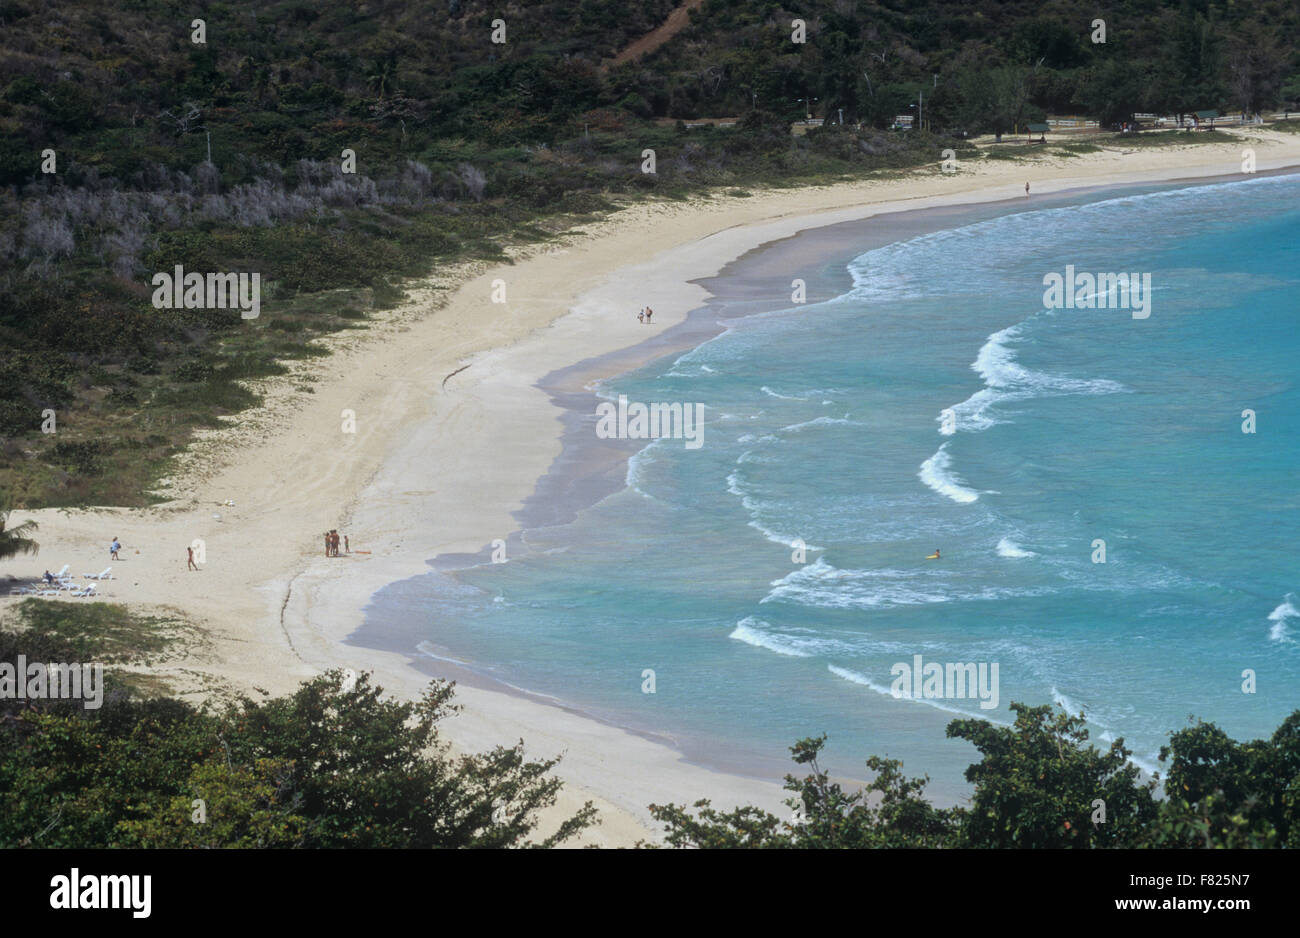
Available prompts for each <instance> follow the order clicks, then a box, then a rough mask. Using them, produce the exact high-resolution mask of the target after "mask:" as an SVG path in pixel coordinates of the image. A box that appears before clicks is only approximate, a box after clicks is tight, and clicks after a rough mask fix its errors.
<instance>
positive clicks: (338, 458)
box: [0, 129, 1300, 845]
mask: <svg viewBox="0 0 1300 938" xmlns="http://www.w3.org/2000/svg"><path fill="white" fill-rule="evenodd" d="M1223 136H1224V138H1225V139H1226V140H1227V141H1228V142H1225V143H1223V144H1221V145H1215V146H1209V145H1198V146H1189V147H1180V148H1153V149H1135V150H1133V151H1131V152H1126V153H1120V152H1116V151H1113V150H1107V151H1105V152H1101V153H1092V154H1086V155H1084V156H1080V157H1077V158H1072V159H1039V160H1038V161H1036V162H1034V163H1033V164H1024V163H1015V162H1010V161H986V162H984V163H980V164H973V165H969V166H962V167H961V172H959V173H958V174H956V175H944V174H941V173H939V172H938V171H937V166H936V167H935V168H934V169H929V170H925V171H921V172H917V173H914V174H911V175H909V176H908V177H906V178H904V179H895V180H881V181H872V182H862V183H850V184H842V185H836V186H831V187H819V188H805V189H796V190H777V191H759V192H757V193H756V194H755V195H754V196H753V197H750V198H730V197H714V198H711V199H701V200H696V201H693V202H690V203H652V204H646V203H643V204H637V205H633V206H631V207H629V208H626V209H624V210H623V211H620V212H619V213H617V214H616V215H614V216H612V217H611V218H609V219H607V220H605V221H602V222H599V223H597V224H593V225H590V226H588V227H587V229H586V230H585V231H584V232H582V233H579V234H575V235H572V236H567V237H566V238H565V243H564V244H563V246H562V247H560V248H559V249H548V248H543V249H540V250H539V252H537V253H533V254H532V255H531V256H520V257H519V258H518V259H517V262H516V263H515V264H513V265H502V266H498V267H494V268H492V269H485V268H483V267H482V266H481V265H480V267H479V268H478V269H472V270H466V269H459V270H455V271H448V272H442V274H441V275H440V276H437V277H433V278H430V279H429V280H427V281H423V282H420V283H416V284H413V285H411V288H410V302H408V303H407V304H406V305H404V306H403V307H402V308H401V309H399V310H396V311H393V312H390V313H384V314H381V315H380V316H379V317H378V318H377V321H376V323H375V324H374V325H373V326H372V327H371V328H369V329H367V330H365V331H364V332H361V331H358V332H353V333H348V334H344V335H340V336H336V337H333V338H331V339H329V340H327V344H328V345H329V347H331V348H332V349H334V351H335V353H334V355H333V357H331V358H329V359H327V360H325V363H324V366H323V367H324V369H325V370H326V371H327V372H328V374H327V376H326V377H325V378H324V380H321V381H319V382H317V383H315V384H314V385H312V393H310V394H305V393H302V390H301V388H302V387H303V385H304V383H305V381H306V380H309V379H305V378H304V375H305V374H306V372H307V371H308V370H309V369H310V368H313V367H318V366H317V365H316V364H315V363H312V364H308V365H297V366H295V369H296V370H295V372H294V374H293V375H291V376H290V377H289V378H282V379H275V380H272V381H268V382H264V383H261V384H259V387H261V388H263V389H266V390H267V392H268V396H267V402H266V406H264V407H262V408H259V409H258V410H257V411H255V412H250V413H247V414H241V415H239V416H238V417H236V418H234V419H233V420H230V421H228V427H227V428H225V429H222V430H220V431H217V432H213V433H208V434H205V435H204V437H203V438H202V439H201V440H199V441H197V442H196V444H195V445H194V446H193V447H192V448H191V451H190V453H189V454H188V455H187V458H186V459H185V460H184V461H183V463H182V465H181V466H179V467H178V470H177V472H176V481H175V482H174V484H173V487H172V489H171V490H170V491H171V494H172V495H173V496H174V497H173V500H172V501H170V502H168V503H167V504H166V505H164V506H161V507H158V508H152V509H143V510H119V509H91V510H86V511H74V512H64V511H59V510H53V509H51V510H42V511H35V512H24V511H18V512H15V513H14V516H13V518H12V519H11V523H13V524H16V523H19V522H21V521H22V520H25V519H26V518H28V517H31V518H34V519H36V520H37V521H38V522H39V523H40V525H41V530H40V533H39V535H38V540H39V541H40V542H41V545H42V550H41V553H40V555H39V556H38V557H36V558H17V559H13V560H8V561H4V562H0V576H4V575H6V574H8V575H10V576H20V577H26V576H31V575H34V574H38V573H40V572H41V571H42V570H44V569H45V568H47V567H48V568H50V569H53V570H57V569H58V568H59V567H60V566H62V565H63V564H64V563H72V564H73V569H72V572H73V573H74V574H76V575H78V576H80V575H81V574H84V573H88V572H98V571H99V570H101V569H102V568H103V567H104V566H106V565H107V563H108V559H107V545H108V543H109V541H110V539H111V537H112V536H114V535H117V536H119V537H120V538H121V540H122V543H123V544H124V545H125V548H124V550H123V553H122V558H123V560H122V562H120V563H116V564H114V565H113V567H114V574H115V577H116V578H115V579H113V580H111V581H108V582H106V583H104V584H103V585H102V586H101V587H100V589H101V590H102V593H103V597H102V598H103V599H104V600H108V601H114V602H121V603H126V604H128V605H131V606H133V607H139V608H141V609H144V610H155V609H158V608H160V607H170V608H174V609H178V610H180V611H181V612H182V613H183V614H184V615H186V616H187V617H188V618H189V619H190V620H191V621H194V622H196V623H197V624H199V625H200V626H201V627H202V628H203V630H204V631H205V632H206V634H207V635H208V637H209V638H210V639H211V641H210V644H209V646H208V647H207V648H206V649H205V650H202V651H199V652H196V653H193V654H191V655H189V656H187V657H185V658H183V659H181V660H177V661H173V662H170V663H169V664H167V665H165V666H163V667H161V668H160V669H159V671H160V673H162V674H164V676H169V677H172V678H174V679H176V681H177V683H178V684H179V685H181V686H183V687H185V688H190V689H193V691H194V692H195V693H202V692H203V691H202V689H201V688H202V687H205V686H207V687H210V686H212V685H213V684H218V685H223V686H225V687H231V688H234V689H238V690H249V689H251V688H254V687H260V688H264V689H266V690H268V691H271V692H273V693H283V692H287V691H289V690H291V689H292V688H293V687H294V686H295V685H296V684H297V683H298V682H300V681H302V680H304V679H306V678H309V677H311V676H313V675H315V674H317V673H319V672H320V671H322V670H324V669H326V668H330V667H350V668H353V669H358V670H360V669H367V670H372V671H374V672H375V674H376V679H377V681H378V682H379V683H381V684H382V685H383V686H384V687H386V688H387V689H388V690H390V691H391V692H393V693H395V694H398V695H404V696H412V697H413V696H415V695H416V694H418V693H419V690H420V688H421V687H422V686H423V684H424V683H425V681H426V678H425V677H424V676H423V675H422V674H420V673H419V672H417V671H416V670H415V669H413V668H412V667H410V666H409V664H408V662H407V657H406V656H404V655H397V654H388V653H382V652H372V651H367V650H364V649H360V648H355V647H351V646H346V645H344V644H342V640H343V639H344V638H345V637H346V636H347V635H348V634H349V633H350V632H352V631H353V630H354V629H355V628H356V627H357V625H359V624H360V622H361V620H362V613H361V610H362V607H363V606H364V604H365V603H366V601H367V599H368V598H369V596H370V595H371V594H372V593H373V592H374V591H375V590H376V589H378V588H380V587H381V586H383V585H385V584H387V583H390V582H392V581H394V580H397V579H402V578H405V577H409V576H412V575H415V574H419V573H423V572H425V571H426V570H427V569H428V568H427V566H426V563H425V561H426V560H427V559H429V558H431V557H433V556H434V555H435V554H438V553H442V552H455V551H477V550H480V549H482V548H483V547H484V546H485V545H487V544H488V543H490V542H491V541H492V540H493V539H494V538H503V539H504V538H506V537H507V535H508V534H509V533H510V532H511V531H512V530H514V527H515V525H514V522H513V519H512V517H511V513H512V512H513V511H515V510H516V509H518V508H519V507H520V504H521V502H522V500H523V499H524V498H525V497H527V496H528V495H529V494H530V493H531V491H532V489H533V486H534V483H535V482H536V480H537V479H538V477H540V476H541V475H542V474H543V473H545V472H546V470H547V469H548V467H549V466H550V464H551V461H552V460H553V459H554V458H555V456H556V455H557V454H558V453H559V448H560V447H559V429H560V425H559V419H558V418H559V411H558V410H557V409H556V408H555V407H554V406H553V405H552V404H551V403H550V400H549V398H548V397H547V396H546V394H544V393H543V392H541V391H539V390H538V389H537V388H535V387H534V384H535V382H536V381H537V380H538V379H539V378H540V377H542V376H543V375H545V374H547V373H548V372H550V371H552V370H554V369H556V368H559V367H563V366H565V365H569V364H572V363H574V362H576V361H580V360H583V359H586V358H590V357H593V356H596V355H600V354H603V353H606V352H609V351H613V350H616V349H619V348H624V347H627V346H629V345H632V344H634V343H637V342H639V341H641V340H643V339H645V338H646V337H647V336H648V335H649V334H650V332H649V329H655V330H661V329H663V328H666V327H668V326H671V325H673V324H675V323H677V322H679V321H681V319H682V318H683V317H684V316H685V314H686V313H687V312H688V311H689V310H690V309H692V308H694V307H696V306H699V305H700V304H701V302H702V301H703V299H704V294H703V291H702V290H701V289H700V288H698V287H695V286H692V285H690V284H688V283H687V282H686V281H688V280H692V279H697V278H702V277H707V276H712V275H714V274H716V273H717V272H718V271H719V270H720V269H721V268H722V267H723V266H724V265H725V264H726V263H728V262H729V261H731V260H732V259H734V258H736V257H738V256H739V255H741V254H743V253H744V252H746V251H748V250H750V249H751V248H754V247H756V246H758V245H760V244H762V243H765V242H767V241H771V240H773V239H776V238H783V237H788V236H790V235H792V234H794V233H795V232H797V231H799V230H802V229H805V228H811V227H816V226H821V225H827V224H833V223H837V222H842V221H848V220H853V219H859V218H864V217H867V216H870V215H873V214H878V213H882V212H891V211H898V210H902V209H913V208H925V207H930V206H937V205H945V204H957V203H970V202H979V201H988V200H996V199H1011V198H1019V199H1022V200H1023V199H1024V183H1025V181H1026V180H1028V181H1029V182H1030V183H1031V184H1032V192H1033V194H1035V195H1038V194H1043V193H1048V192H1054V191H1058V190H1061V189H1067V188H1074V187H1078V186H1084V185H1111V184H1121V183H1136V182H1154V181H1159V180H1165V179H1181V178H1191V177H1197V176H1214V175H1224V174H1231V173H1237V172H1239V171H1240V165H1241V160H1242V156H1241V151H1242V149H1243V148H1244V147H1245V146H1252V147H1254V148H1255V149H1256V152H1257V155H1258V168H1259V170H1268V169H1275V168H1280V167H1284V166H1294V165H1300V136H1297V135H1293V134H1281V133H1273V132H1269V131H1265V130H1256V129H1249V130H1246V131H1243V132H1241V133H1240V134H1229V133H1227V132H1224V133H1223ZM1026 205H1032V198H1031V199H1030V200H1028V201H1027V202H1026ZM498 278H500V279H501V280H504V281H505V284H506V289H507V297H508V302H507V303H506V304H494V303H492V302H491V301H490V297H491V291H492V282H493V281H494V280H496V279H498ZM448 287H450V289H448ZM448 294H450V295H448ZM444 298H445V300H446V301H445V303H443V302H442V300H443V299H444ZM440 303H441V305H439V304H440ZM646 303H649V304H650V305H651V306H653V307H654V309H655V325H654V326H651V327H645V326H642V325H641V324H639V323H638V322H637V320H636V311H637V309H639V308H640V307H641V306H643V305H645V304H646ZM467 363H468V364H469V365H470V367H469V368H468V369H466V370H465V371H463V372H461V373H460V374H457V375H455V376H454V377H452V378H451V379H450V380H449V381H447V384H446V388H445V389H444V388H443V387H442V381H443V379H444V377H445V376H447V375H448V374H449V373H450V372H452V371H455V370H456V369H457V368H460V367H461V366H462V365H465V364H467ZM345 409H350V410H353V411H355V413H356V433H355V434H345V433H343V432H341V424H342V421H341V412H342V411H343V410H345ZM228 499H229V500H233V501H234V503H235V505H234V507H228V506H224V505H223V504H222V503H224V502H225V501H226V500H228ZM214 515H219V516H220V520H217V518H215V517H214ZM329 528H338V529H339V530H341V531H343V532H346V533H347V534H348V535H349V537H350V539H351V544H352V547H353V548H354V549H359V550H369V551H371V552H372V553H370V554H369V555H356V554H354V555H353V556H351V557H344V558H340V559H337V560H336V559H326V558H324V557H323V544H322V541H321V538H320V534H321V532H323V531H325V530H327V529H329ZM196 537H199V538H203V539H204V541H205V542H206V552H207V562H206V563H205V564H204V566H203V569H202V571H201V572H199V573H191V572H187V571H186V566H185V547H186V545H188V544H189V543H190V542H191V540H192V539H193V538H196ZM15 601H16V600H15V599H12V598H5V599H0V602H4V603H12V602H15ZM3 608H4V607H3V606H0V610H3ZM472 626H473V623H466V627H471V628H472ZM458 700H459V702H460V703H461V704H463V705H464V707H465V711H464V713H462V714H461V715H459V716H457V717H455V718H453V719H452V720H450V721H448V723H447V724H446V725H445V734H446V735H447V737H448V738H449V739H451V740H452V741H453V743H454V744H455V745H456V746H457V747H458V748H461V749H463V750H481V749H484V748H487V747H490V746H492V745H495V744H498V743H503V744H510V743H513V742H515V741H516V740H518V739H519V738H521V737H522V738H523V739H524V740H526V742H527V745H528V750H529V752H530V754H532V755H535V756H539V757H540V756H551V755H555V754H557V753H561V752H562V753H564V761H563V762H562V763H561V764H560V766H559V768H558V769H557V771H558V773H559V775H560V776H561V777H563V778H564V779H565V780H566V782H567V784H566V788H565V793H564V795H563V796H562V801H561V804H560V805H559V806H558V807H557V809H556V811H557V812H558V811H564V812H570V811H571V810H572V809H573V808H574V807H575V806H576V805H579V804H581V802H582V801H583V800H586V799H588V798H590V799H591V800H593V801H594V802H595V803H596V805H597V807H598V808H599V809H600V811H601V819H602V824H601V826H600V827H599V828H598V829H596V830H595V831H593V832H591V833H590V834H589V835H588V836H587V837H586V838H584V842H587V843H597V844H613V845H626V844H630V843H633V842H635V841H636V840H637V839H639V838H652V837H654V831H653V829H652V824H651V821H650V818H649V815H648V812H647V811H646V810H645V807H646V805H647V804H649V803H651V802H660V803H662V802H667V801H675V802H677V803H691V802H693V801H695V800H696V799H697V798H700V797H709V798H712V799H713V800H714V802H715V804H716V805H718V806H720V807H730V806H732V805H734V804H737V803H746V802H751V803H757V804H761V805H764V806H766V807H768V808H770V809H772V810H784V809H782V808H781V807H780V802H781V800H782V798H783V797H785V795H784V793H783V792H782V791H781V790H780V787H779V785H777V784H774V783H771V782H765V781H757V780H751V779H743V778H738V777H735V776H731V775H726V774H723V773H718V772H712V771H709V770H707V769H704V768H701V767H699V766H695V765H692V764H689V763H686V762H685V761H683V760H682V759H681V757H680V755H679V754H678V752H677V751H676V750H674V749H672V748H671V747H669V746H667V745H662V744H660V743H656V742H652V741H650V740H648V739H646V738H643V737H641V736H636V735H633V734H630V733H626V732H623V731H621V730H618V729H615V728H612V727H609V726H606V725H604V724H601V723H599V722H596V721H594V720H590V719H586V718H584V717H581V716H578V715H575V714H573V713H571V712H569V711H566V710H564V709H561V708H559V707H555V706H549V705H546V704H544V703H539V702H537V701H535V700H531V699H526V698H523V697H519V696H514V695H510V694H505V693H499V692H496V691H489V690H482V689H478V688H472V687H465V686H463V685H462V686H461V687H459V688H458ZM862 755H863V757H864V758H865V757H866V755H868V754H867V753H863V754H862ZM840 768H842V769H846V770H852V769H853V768H854V767H849V766H843V767H840ZM552 814H553V817H552V818H550V819H548V821H550V822H553V820H554V817H558V816H559V815H558V814H557V813H555V812H552Z"/></svg>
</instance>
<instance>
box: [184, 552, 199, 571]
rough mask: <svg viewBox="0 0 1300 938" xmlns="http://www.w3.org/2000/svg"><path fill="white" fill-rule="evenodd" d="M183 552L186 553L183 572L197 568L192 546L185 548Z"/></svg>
mask: <svg viewBox="0 0 1300 938" xmlns="http://www.w3.org/2000/svg"><path fill="white" fill-rule="evenodd" d="M185 553H186V558H185V572H186V573H188V572H189V571H191V570H197V569H199V566H198V564H196V563H195V562H194V548H193V547H187V548H185Z"/></svg>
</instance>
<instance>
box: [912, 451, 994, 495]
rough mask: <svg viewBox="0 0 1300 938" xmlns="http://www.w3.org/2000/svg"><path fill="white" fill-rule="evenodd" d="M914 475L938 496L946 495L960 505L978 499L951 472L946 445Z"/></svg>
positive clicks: (973, 490) (959, 478) (972, 490)
mask: <svg viewBox="0 0 1300 938" xmlns="http://www.w3.org/2000/svg"><path fill="white" fill-rule="evenodd" d="M916 475H917V477H918V478H919V479H920V480H921V481H922V482H924V483H925V484H926V485H928V486H929V487H930V488H931V489H933V490H934V491H936V492H938V493H939V494H940V495H946V496H948V497H949V498H951V499H952V500H953V501H955V502H958V503H960V504H963V505H967V504H970V503H971V502H973V501H975V500H976V499H978V498H979V497H980V493H979V492H977V491H976V490H975V489H972V488H970V487H968V486H967V485H966V483H965V481H964V480H963V479H962V478H961V477H960V476H958V475H957V474H956V473H955V472H953V471H952V457H951V456H949V455H948V444H947V443H944V444H943V445H942V446H940V447H939V451H938V452H937V453H935V454H934V455H933V456H931V457H930V458H929V459H927V460H926V461H925V462H923V463H921V469H920V471H919V472H917V474H916Z"/></svg>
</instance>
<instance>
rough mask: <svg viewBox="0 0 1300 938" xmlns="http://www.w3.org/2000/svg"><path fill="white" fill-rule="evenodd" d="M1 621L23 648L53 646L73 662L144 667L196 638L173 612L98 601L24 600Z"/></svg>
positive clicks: (29, 654) (190, 629) (189, 628)
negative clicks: (144, 610)
mask: <svg viewBox="0 0 1300 938" xmlns="http://www.w3.org/2000/svg"><path fill="white" fill-rule="evenodd" d="M5 625H6V627H7V628H9V629H10V630H11V631H12V634H14V635H16V636H17V641H18V642H19V644H21V645H23V646H26V647H31V648H33V649H41V648H45V647H53V646H57V647H59V648H60V649H61V653H62V654H66V655H69V656H71V657H72V658H74V659H75V660H77V661H82V662H91V661H98V662H100V663H103V664H118V665H143V666H149V665H152V664H156V663H157V662H158V661H159V660H161V659H163V658H164V657H167V655H168V653H174V652H176V651H178V650H180V649H181V648H184V647H187V646H188V644H189V643H190V642H192V641H194V640H195V638H196V636H195V634H194V632H193V630H192V628H191V627H190V626H188V625H187V624H186V623H185V621H184V620H183V619H181V618H180V616H179V615H161V616H152V615H143V614H141V613H137V612H132V611H131V610H130V609H128V608H127V607H126V606H122V605H119V604H117V603H103V602H88V603H74V602H59V601H51V600H41V599H25V600H23V601H22V602H21V603H19V604H18V606H17V607H16V609H15V610H14V613H13V619H12V620H6V622H5ZM31 655H32V653H31V652H28V657H29V658H31Z"/></svg>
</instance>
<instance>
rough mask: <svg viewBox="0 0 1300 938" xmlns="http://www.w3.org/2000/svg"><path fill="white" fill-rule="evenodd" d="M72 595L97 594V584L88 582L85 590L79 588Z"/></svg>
mask: <svg viewBox="0 0 1300 938" xmlns="http://www.w3.org/2000/svg"><path fill="white" fill-rule="evenodd" d="M72 595H73V596H94V595H95V584H94V583H87V584H86V588H85V589H84V590H77V591H76V592H75V593H73V594H72Z"/></svg>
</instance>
